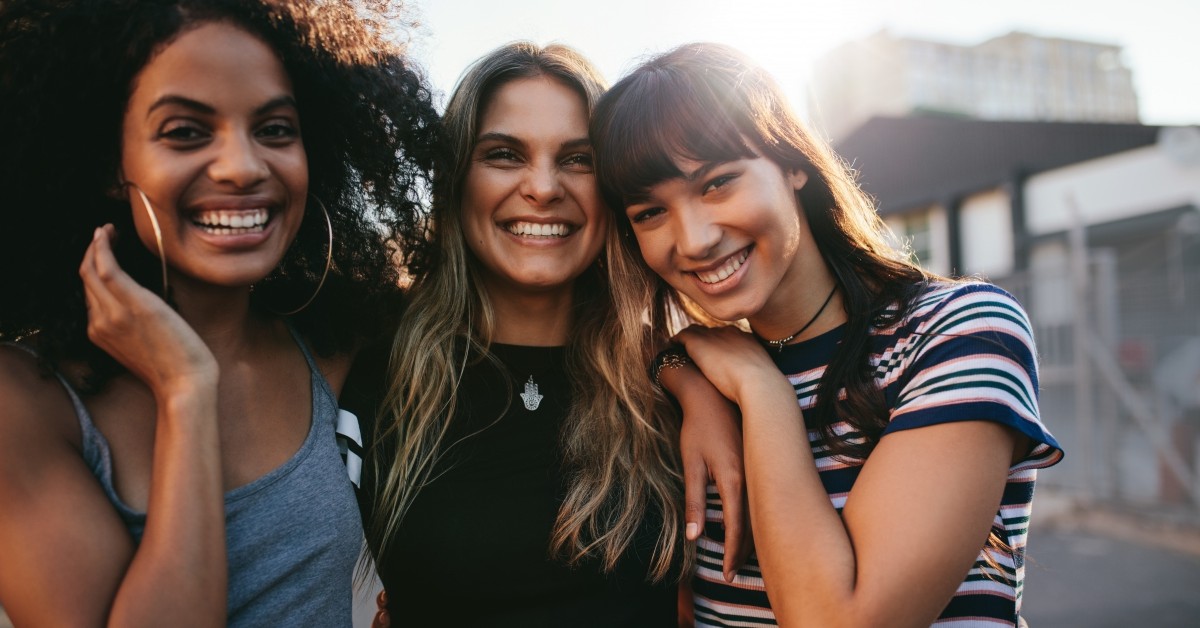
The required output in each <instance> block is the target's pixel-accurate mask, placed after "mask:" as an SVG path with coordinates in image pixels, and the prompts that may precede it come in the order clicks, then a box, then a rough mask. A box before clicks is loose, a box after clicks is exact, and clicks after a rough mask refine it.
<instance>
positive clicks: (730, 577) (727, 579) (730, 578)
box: [725, 571, 734, 582]
mask: <svg viewBox="0 0 1200 628" xmlns="http://www.w3.org/2000/svg"><path fill="white" fill-rule="evenodd" d="M733 576H734V572H732V571H726V572H725V582H733Z"/></svg>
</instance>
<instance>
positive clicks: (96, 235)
mask: <svg viewBox="0 0 1200 628" xmlns="http://www.w3.org/2000/svg"><path fill="white" fill-rule="evenodd" d="M99 237H100V227H96V230H95V231H92V241H93V242H94V241H95V240H96V238H99Z"/></svg>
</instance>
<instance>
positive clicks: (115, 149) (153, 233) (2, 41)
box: [0, 0, 439, 626]
mask: <svg viewBox="0 0 1200 628" xmlns="http://www.w3.org/2000/svg"><path fill="white" fill-rule="evenodd" d="M389 5H390V3H388V2H371V3H369V5H368V4H365V3H361V2H355V1H352V0H345V1H328V2H321V3H312V2H307V1H300V0H295V1H289V0H250V1H248V0H153V1H151V0H136V1H135V0H0V146H3V150H0V188H2V189H4V190H5V193H4V197H3V199H2V200H0V203H2V207H3V216H4V222H5V228H4V230H3V231H0V234H2V235H0V240H2V241H0V268H3V269H4V271H3V274H0V294H3V295H4V301H3V305H0V343H2V344H0V399H2V400H3V403H0V504H2V506H0V557H2V558H0V603H2V604H3V606H4V610H5V611H6V612H7V614H8V617H9V618H10V619H11V620H12V622H13V623H14V624H15V625H16V626H98V625H112V626H162V625H170V626H197V625H203V626H222V625H228V626H274V625H284V626H349V625H350V623H351V619H352V617H351V611H352V598H353V596H352V582H353V572H354V565H355V561H356V560H357V558H358V555H359V553H360V551H361V547H362V525H361V520H360V518H359V514H358V510H357V507H356V504H355V498H354V492H353V487H352V485H351V481H350V479H349V478H348V477H347V466H346V465H345V464H344V463H343V460H342V458H341V455H340V454H341V452H340V451H339V445H338V442H337V440H336V436H335V429H337V428H339V427H344V425H345V423H346V422H345V421H340V420H339V419H341V415H340V414H339V412H338V406H337V400H336V393H337V392H338V391H339V390H340V389H341V385H342V381H343V379H344V378H345V373H346V371H347V370H348V369H349V366H350V361H351V357H352V355H353V352H354V351H355V349H356V348H357V347H359V346H361V345H362V344H363V343H366V342H368V341H370V340H371V339H373V337H374V336H376V335H378V334H380V333H382V332H383V330H384V329H385V328H387V327H388V325H389V324H390V322H391V319H392V318H393V317H394V313H395V312H396V309H397V301H398V299H399V297H400V296H401V294H400V292H399V287H398V284H399V273H398V270H397V268H396V266H395V260H394V253H395V251H396V248H397V247H398V246H399V247H402V248H403V250H404V251H405V252H406V253H407V252H411V251H412V250H413V249H412V246H414V245H418V244H419V243H420V242H421V236H422V230H421V229H420V227H419V223H420V219H421V217H422V211H421V210H422V208H421V206H420V203H419V199H420V197H421V196H422V193H423V192H424V185H425V182H426V180H427V179H428V178H429V177H430V176H431V168H432V165H433V161H434V152H435V151H436V150H437V147H438V145H439V141H438V140H439V138H438V135H437V114H436V111H435V109H434V107H433V105H432V102H431V99H430V94H429V90H428V89H427V87H426V85H425V84H424V82H423V80H422V78H421V76H420V74H419V73H417V72H416V71H415V70H414V69H413V67H412V66H411V65H410V64H409V62H408V61H407V59H406V58H405V57H404V55H403V54H402V50H401V49H399V48H398V47H396V46H394V45H393V44H391V43H389V42H390V41H392V40H393V34H392V33H390V32H386V31H384V30H382V29H383V27H384V26H385V25H386V24H387V18H388V17H389V16H394V12H393V11H391V10H390V8H391V7H390V6H389ZM376 11H378V13H376ZM381 226H382V227H383V228H381ZM406 245H409V246H406ZM310 347H311V349H310ZM351 423H352V422H351Z"/></svg>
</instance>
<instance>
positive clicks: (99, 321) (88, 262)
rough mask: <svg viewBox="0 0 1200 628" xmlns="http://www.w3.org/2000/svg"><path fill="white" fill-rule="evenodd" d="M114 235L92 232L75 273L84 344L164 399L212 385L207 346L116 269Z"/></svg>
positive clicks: (211, 359) (160, 302)
mask: <svg viewBox="0 0 1200 628" xmlns="http://www.w3.org/2000/svg"><path fill="white" fill-rule="evenodd" d="M114 233H115V230H114V229H113V226H112V225H105V226H103V227H100V228H99V229H97V230H96V233H95V236H94V237H93V239H92V243H91V245H90V246H88V249H87V253H86V254H84V257H83V263H82V264H81V265H80V267H79V276H80V277H82V278H83V288H84V295H85V297H86V299H87V309H88V328H87V332H88V338H90V339H91V341H92V342H94V343H95V344H96V346H98V347H100V348H101V349H103V350H105V351H106V352H108V354H109V355H111V356H112V357H113V358H115V359H116V360H117V361H118V362H120V363H121V364H122V365H124V366H125V368H127V369H129V371H130V372H131V373H133V374H134V375H136V376H137V377H138V378H139V379H141V380H142V381H143V382H144V383H145V384H146V385H147V386H148V387H149V388H150V389H151V391H153V392H154V394H155V397H157V398H160V399H161V398H162V397H164V396H165V395H168V394H170V393H171V392H174V391H176V390H181V389H183V390H186V389H189V388H191V387H194V386H195V385H196V384H197V383H202V382H203V383H211V384H212V385H213V386H215V385H216V380H217V373H218V371H217V362H216V359H215V358H214V357H213V355H212V352H211V351H209V349H208V346H207V345H205V344H204V341H203V340H201V339H200V337H199V336H198V335H197V334H196V332H195V331H194V330H193V329H192V328H191V326H189V325H188V324H187V322H186V321H184V320H183V317H181V316H180V315H179V313H178V312H176V311H175V310H173V309H171V307H170V306H169V305H167V304H166V302H164V301H163V300H162V299H161V298H159V297H158V296H157V295H155V294H154V293H152V292H150V291H149V290H147V289H145V288H143V287H142V286H141V285H139V284H138V283H137V282H136V281H134V280H133V278H132V277H130V276H129V275H128V274H126V273H125V271H124V270H122V269H121V267H120V265H119V264H118V263H117V260H116V258H115V257H114V256H113V252H112V242H111V241H112V238H113V234H114Z"/></svg>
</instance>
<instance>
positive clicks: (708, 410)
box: [660, 365, 753, 581]
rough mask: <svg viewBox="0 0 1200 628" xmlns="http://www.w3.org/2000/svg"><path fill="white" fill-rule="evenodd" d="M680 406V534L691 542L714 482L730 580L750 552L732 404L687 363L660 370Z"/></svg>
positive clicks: (724, 568) (702, 520)
mask: <svg viewBox="0 0 1200 628" xmlns="http://www.w3.org/2000/svg"><path fill="white" fill-rule="evenodd" d="M660 379H661V380H662V383H663V385H664V386H665V387H666V388H667V390H668V392H670V393H671V394H672V395H674V396H675V397H676V399H678V400H679V405H680V408H682V409H683V426H682V427H681V428H680V433H679V448H680V454H681V456H682V459H683V483H684V503H685V510H684V519H685V521H686V522H687V524H686V528H685V536H686V537H687V539H688V540H689V541H695V540H696V539H697V538H699V536H700V532H701V530H702V529H703V526H704V523H705V519H706V505H707V489H708V486H709V484H710V482H711V483H714V484H716V487H717V492H718V493H719V494H720V496H721V508H722V517H721V519H722V521H723V522H724V525H725V558H724V562H723V564H722V565H721V572H722V574H723V575H724V576H725V580H727V581H731V580H732V579H733V575H734V573H735V572H736V571H737V569H738V568H739V567H741V566H742V564H743V563H745V561H746V557H747V556H749V555H750V551H751V548H752V547H753V541H752V539H751V536H750V522H749V521H748V519H747V515H748V512H749V509H748V508H747V504H746V479H745V474H744V469H743V466H742V431H741V427H740V424H739V419H740V417H739V415H738V410H737V406H735V405H733V404H732V403H730V402H729V400H727V399H725V398H724V397H723V396H721V393H720V392H718V391H717V389H715V388H713V386H712V384H710V383H709V382H708V380H707V379H704V375H703V374H702V373H700V371H699V370H698V369H697V368H696V367H695V366H692V365H686V366H683V367H680V368H675V369H667V370H665V371H663V373H662V374H661V375H660Z"/></svg>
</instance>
